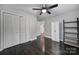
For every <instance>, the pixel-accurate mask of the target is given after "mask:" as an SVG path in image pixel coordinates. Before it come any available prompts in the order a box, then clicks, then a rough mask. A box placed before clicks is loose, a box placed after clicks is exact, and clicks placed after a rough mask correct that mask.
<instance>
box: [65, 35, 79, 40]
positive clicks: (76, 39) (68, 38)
mask: <svg viewBox="0 0 79 59" xmlns="http://www.w3.org/2000/svg"><path fill="white" fill-rule="evenodd" d="M65 39H72V40H78V39H77V38H74V37H67V36H65Z"/></svg>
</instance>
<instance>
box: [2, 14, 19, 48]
mask: <svg viewBox="0 0 79 59" xmlns="http://www.w3.org/2000/svg"><path fill="white" fill-rule="evenodd" d="M3 22H4V48H8V47H11V46H13V45H16V44H19V16H16V15H13V14H9V13H3Z"/></svg>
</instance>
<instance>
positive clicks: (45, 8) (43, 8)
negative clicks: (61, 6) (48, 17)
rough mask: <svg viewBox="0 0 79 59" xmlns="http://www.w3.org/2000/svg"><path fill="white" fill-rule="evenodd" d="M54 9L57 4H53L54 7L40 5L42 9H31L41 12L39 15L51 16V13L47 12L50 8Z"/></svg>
mask: <svg viewBox="0 0 79 59" xmlns="http://www.w3.org/2000/svg"><path fill="white" fill-rule="evenodd" d="M55 7H58V4H54V5H52V6H49V7H47V5H46V4H44V5H42V8H33V9H32V10H40V11H41V12H40V15H41V14H42V13H48V14H51V12H50V11H49V9H52V8H55Z"/></svg>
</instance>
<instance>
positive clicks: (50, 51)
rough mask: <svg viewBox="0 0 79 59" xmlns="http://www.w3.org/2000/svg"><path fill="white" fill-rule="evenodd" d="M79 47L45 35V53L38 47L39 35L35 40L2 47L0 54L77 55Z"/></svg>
mask: <svg viewBox="0 0 79 59" xmlns="http://www.w3.org/2000/svg"><path fill="white" fill-rule="evenodd" d="M78 54H79V49H78V48H75V47H72V46H69V45H66V44H63V43H62V42H61V43H58V42H55V41H52V40H51V39H49V38H46V37H45V53H43V52H42V51H41V49H40V47H39V37H37V39H36V40H33V41H29V42H26V43H22V44H19V45H16V46H12V47H9V48H6V49H4V50H3V51H1V52H0V55H78Z"/></svg>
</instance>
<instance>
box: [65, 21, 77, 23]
mask: <svg viewBox="0 0 79 59" xmlns="http://www.w3.org/2000/svg"><path fill="white" fill-rule="evenodd" d="M64 23H77V21H69V22H64Z"/></svg>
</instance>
